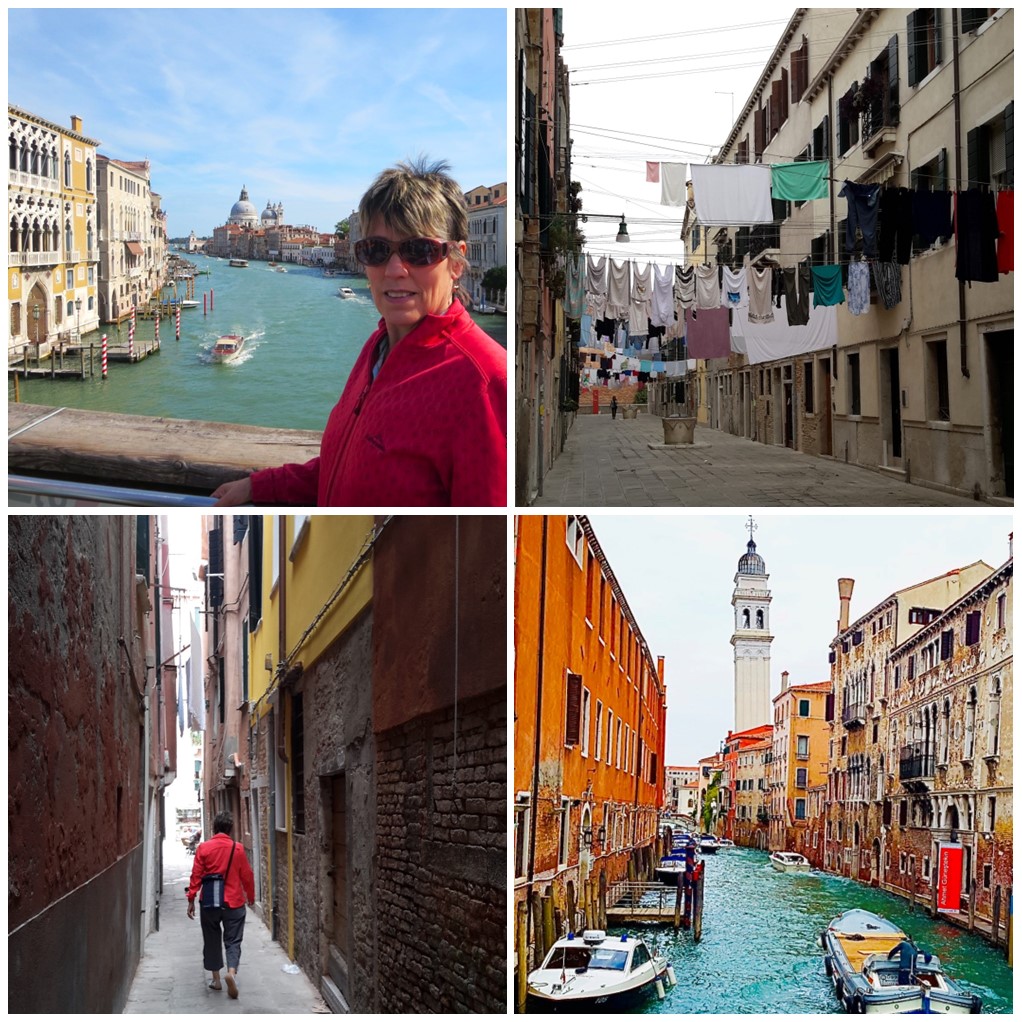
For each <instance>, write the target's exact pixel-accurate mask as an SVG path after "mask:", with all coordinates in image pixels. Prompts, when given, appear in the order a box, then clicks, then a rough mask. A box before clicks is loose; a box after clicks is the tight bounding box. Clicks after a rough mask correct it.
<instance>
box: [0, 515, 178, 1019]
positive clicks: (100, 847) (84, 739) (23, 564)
mask: <svg viewBox="0 0 1022 1022" xmlns="http://www.w3.org/2000/svg"><path fill="white" fill-rule="evenodd" d="M140 525H141V526H143V527H141V528H140ZM152 542H153V536H152V529H151V520H150V519H148V518H142V519H137V518H136V517H135V516H134V515H126V516H118V517H108V516H102V517H99V516H82V515H69V516H61V517H57V516H31V517H29V516H15V515H12V516H11V517H10V518H9V520H8V741H9V746H8V748H9V754H8V774H9V787H8V827H9V846H8V929H9V937H8V968H9V976H8V993H9V1000H8V1007H9V1010H10V1011H12V1012H48V1013H53V1012H75V1013H80V1012H117V1011H120V1010H121V1009H122V1008H123V1006H124V1003H125V1001H126V999H127V995H128V989H129V986H130V984H131V980H132V978H133V976H134V973H135V967H136V965H137V964H138V960H139V956H140V954H141V949H142V942H143V940H144V937H145V927H146V925H147V921H148V919H149V916H150V913H151V911H152V907H153V906H152V903H151V902H150V901H147V900H145V890H146V884H145V882H144V878H145V876H146V870H145V860H146V845H147V841H146V837H145V835H146V825H147V821H149V822H151V819H150V816H149V814H148V813H147V812H146V808H147V805H148V806H150V807H151V805H152V804H153V803H152V799H153V798H154V797H155V795H154V794H153V792H152V789H151V787H150V784H149V781H148V779H147V778H148V774H149V769H150V767H149V760H150V755H149V744H150V742H151V738H152V736H151V731H150V724H151V723H152V718H151V717H150V716H149V715H148V714H147V712H146V700H147V698H150V699H153V702H154V705H157V704H156V701H155V691H154V688H155V679H154V677H153V672H152V671H151V670H150V671H148V672H147V670H146V660H147V655H149V656H150V657H151V656H152V652H153V647H152V645H151V637H152V632H151V627H152V620H151V618H152V615H151V614H150V613H149V610H150V609H151V608H152V605H153V604H152V599H151V597H152V589H151V581H152V574H151V571H150V570H149V567H148V565H149V564H150V559H151V556H152V552H153V546H152ZM154 726H155V725H154ZM160 759H161V762H162V755H161V757H160ZM149 851H150V854H151V849H150V850H149ZM54 970H56V974H55V971H54ZM58 974H59V980H60V981H59V982H57V981H55V975H58Z"/></svg>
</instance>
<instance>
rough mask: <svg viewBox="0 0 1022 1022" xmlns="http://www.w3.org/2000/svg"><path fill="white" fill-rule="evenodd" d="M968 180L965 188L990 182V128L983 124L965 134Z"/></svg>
mask: <svg viewBox="0 0 1022 1022" xmlns="http://www.w3.org/2000/svg"><path fill="white" fill-rule="evenodd" d="M967 145H968V151H969V180H968V182H967V183H966V185H965V187H966V188H977V187H978V186H979V185H987V184H990V130H989V128H988V127H987V126H986V125H985V124H981V125H980V126H979V127H978V128H973V129H972V131H970V132H969V134H968V136H967Z"/></svg>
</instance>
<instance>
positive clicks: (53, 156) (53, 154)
mask: <svg viewBox="0 0 1022 1022" xmlns="http://www.w3.org/2000/svg"><path fill="white" fill-rule="evenodd" d="M59 166H60V164H59V163H58V162H57V147H56V146H51V147H50V177H53V178H55V177H56V176H57V169H58V167H59Z"/></svg>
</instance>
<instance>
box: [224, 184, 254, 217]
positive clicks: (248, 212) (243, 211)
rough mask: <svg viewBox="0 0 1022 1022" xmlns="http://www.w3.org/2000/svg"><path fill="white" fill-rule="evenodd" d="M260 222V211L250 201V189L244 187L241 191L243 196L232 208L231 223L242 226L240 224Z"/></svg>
mask: <svg viewBox="0 0 1022 1022" xmlns="http://www.w3.org/2000/svg"><path fill="white" fill-rule="evenodd" d="M258 222H259V211H258V210H257V209H256V208H255V206H253V205H252V203H251V202H249V201H248V189H247V188H245V187H244V186H243V187H242V189H241V195H240V196H239V198H238V201H237V202H236V203H235V204H234V205H233V206H231V216H230V219H229V223H232V224H240V223H253V224H254V223H258Z"/></svg>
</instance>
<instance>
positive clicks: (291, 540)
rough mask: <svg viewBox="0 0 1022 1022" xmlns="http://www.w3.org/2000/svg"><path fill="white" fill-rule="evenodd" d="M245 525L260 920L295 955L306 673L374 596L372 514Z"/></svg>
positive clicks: (276, 518) (269, 518)
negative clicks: (265, 875)
mask: <svg viewBox="0 0 1022 1022" xmlns="http://www.w3.org/2000/svg"><path fill="white" fill-rule="evenodd" d="M255 521H256V523H258V520H255ZM252 531H253V535H252V536H251V537H250V540H249V542H250V574H249V608H250V609H249V621H250V629H251V631H250V638H249V641H250V643H251V651H250V657H249V663H250V664H251V683H250V688H249V693H250V700H251V702H250V706H252V707H253V712H252V728H253V730H254V732H255V733H256V734H257V735H261V736H267V738H269V739H270V740H269V741H265V742H258V743H257V749H256V756H255V769H256V774H257V776H258V777H262V778H265V779H266V781H267V784H266V787H265V788H263V789H262V790H261V791H260V795H259V805H258V808H259V813H258V818H259V830H260V846H261V847H260V853H259V857H260V859H261V861H263V862H265V863H267V864H269V866H270V868H269V871H268V872H269V875H270V877H271V883H272V885H273V891H272V892H270V894H269V896H268V897H267V899H266V908H267V914H268V916H269V919H268V922H269V923H270V925H271V928H272V932H273V933H274V935H275V937H276V939H277V940H278V941H279V942H280V944H281V946H282V947H284V949H285V950H286V951H287V952H288V954H289V955H290V956H291V957H292V958H294V957H295V954H296V925H297V924H296V914H295V888H296V883H297V881H296V877H295V860H296V853H297V849H296V845H298V844H301V843H304V840H305V836H306V829H307V828H306V813H305V796H306V792H305V788H304V781H305V774H304V769H303V766H304V763H303V760H304V745H305V742H304V734H305V729H306V722H307V720H308V719H309V718H308V716H307V714H309V713H310V712H314V708H313V707H309V708H308V709H307V708H306V707H305V706H304V693H305V690H306V679H307V678H308V676H310V675H313V674H315V672H316V669H317V666H318V664H319V661H320V660H321V658H322V657H323V655H324V654H325V653H326V652H327V651H328V650H330V649H331V648H332V647H333V646H334V644H335V643H337V641H338V640H339V639H340V638H341V637H342V636H344V634H345V633H346V632H347V631H348V629H349V628H350V627H351V626H352V624H353V622H354V621H355V620H356V619H357V618H358V617H359V616H360V615H361V614H362V612H363V611H364V610H366V608H367V607H368V606H369V605H370V603H371V601H372V593H373V578H372V558H371V551H372V539H373V536H374V519H373V517H372V516H371V515H344V516H340V515H316V516H309V515H287V516H281V515H264V516H263V517H262V529H261V535H256V533H258V532H259V531H260V530H259V528H258V524H255V525H254V527H253V530H252ZM257 572H258V574H257ZM336 709H337V708H336V707H330V708H328V709H327V710H326V711H325V712H326V713H327V714H328V715H329V714H332V713H335V712H336ZM311 794H314V793H310V795H311ZM337 797H338V799H343V797H344V795H343V793H338V795H337ZM341 897H342V898H343V894H342V895H341ZM274 911H275V912H276V916H277V917H276V918H274Z"/></svg>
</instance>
